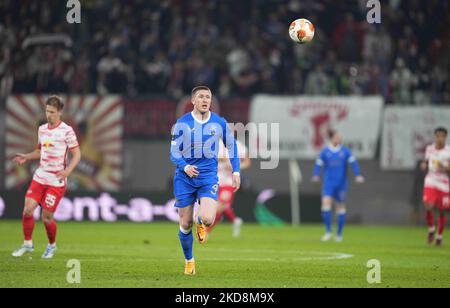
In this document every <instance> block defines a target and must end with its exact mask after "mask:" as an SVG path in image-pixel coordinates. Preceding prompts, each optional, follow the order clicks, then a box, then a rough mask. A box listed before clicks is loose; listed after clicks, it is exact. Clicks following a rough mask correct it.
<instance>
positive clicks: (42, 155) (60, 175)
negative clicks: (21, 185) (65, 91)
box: [12, 96, 81, 259]
mask: <svg viewBox="0 0 450 308" xmlns="http://www.w3.org/2000/svg"><path fill="white" fill-rule="evenodd" d="M63 108H64V103H63V102H62V100H61V98H59V97H58V96H51V97H49V98H48V100H47V102H46V110H45V114H46V118H47V121H48V123H47V124H44V125H42V126H40V127H39V131H38V148H37V149H36V150H34V151H33V152H31V153H28V154H17V155H16V157H15V158H14V161H15V162H16V163H18V164H20V165H22V164H24V163H26V162H27V161H31V160H38V159H39V160H40V164H39V168H38V169H37V170H36V172H35V173H34V177H33V181H32V182H31V185H30V187H29V188H28V191H27V194H26V197H25V209H24V211H23V220H22V227H23V233H24V238H25V241H24V244H23V245H22V247H20V248H19V249H18V250H16V251H14V252H13V254H12V255H13V256H14V257H21V256H23V255H24V254H25V253H28V252H29V253H31V252H33V251H34V245H33V240H32V236H33V230H34V224H35V223H34V216H33V214H34V211H35V210H36V208H37V207H38V206H41V208H42V221H43V222H44V225H45V229H46V231H47V236H48V241H49V244H48V246H47V249H46V250H45V252H44V254H43V255H42V258H44V259H51V258H53V256H54V254H55V251H56V229H57V227H56V221H55V220H54V219H53V216H54V213H55V211H56V209H57V207H58V204H59V202H60V200H61V199H62V198H63V197H64V194H65V192H66V185H67V177H68V176H69V175H70V174H71V173H72V172H73V171H74V170H75V168H76V166H77V165H78V163H79V161H80V159H81V154H80V148H79V146H78V141H77V137H76V135H75V132H74V131H73V129H72V127H70V126H68V125H67V124H66V123H64V122H62V121H61V116H62V111H63ZM69 151H70V153H71V154H72V160H71V162H70V164H69V165H68V166H67V165H66V163H67V153H68V152H69Z"/></svg>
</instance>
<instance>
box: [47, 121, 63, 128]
mask: <svg viewBox="0 0 450 308" xmlns="http://www.w3.org/2000/svg"><path fill="white" fill-rule="evenodd" d="M61 124H62V121H59V123H58V124H57V125H56V126H55V127H50V124H48V125H47V127H48V129H49V130H54V129H57V128H58V127H60V126H61Z"/></svg>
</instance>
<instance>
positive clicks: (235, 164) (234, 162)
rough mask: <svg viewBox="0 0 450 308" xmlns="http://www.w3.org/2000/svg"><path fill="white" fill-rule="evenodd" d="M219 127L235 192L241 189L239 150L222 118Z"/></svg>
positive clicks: (231, 132)
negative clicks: (231, 172) (220, 127)
mask: <svg viewBox="0 0 450 308" xmlns="http://www.w3.org/2000/svg"><path fill="white" fill-rule="evenodd" d="M221 126H222V131H223V135H222V136H223V137H222V139H223V144H224V145H225V148H226V149H227V151H228V157H229V159H230V163H231V167H232V168H233V187H234V191H235V192H236V191H238V190H239V188H240V187H241V160H240V158H239V150H238V146H237V142H236V139H235V138H234V135H233V131H232V130H231V129H230V127H229V126H228V123H227V121H226V120H225V119H224V118H222V123H221Z"/></svg>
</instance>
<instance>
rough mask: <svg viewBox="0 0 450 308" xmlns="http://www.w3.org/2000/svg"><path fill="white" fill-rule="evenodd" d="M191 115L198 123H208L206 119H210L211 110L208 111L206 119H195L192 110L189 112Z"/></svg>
mask: <svg viewBox="0 0 450 308" xmlns="http://www.w3.org/2000/svg"><path fill="white" fill-rule="evenodd" d="M191 115H192V117H193V118H194V120H195V121H196V122H197V123H200V124H205V123H208V121H209V120H210V119H211V111H209V115H208V118H206V120H203V121H200V120H199V119H197V118H196V117H195V115H194V112H193V111H192V112H191Z"/></svg>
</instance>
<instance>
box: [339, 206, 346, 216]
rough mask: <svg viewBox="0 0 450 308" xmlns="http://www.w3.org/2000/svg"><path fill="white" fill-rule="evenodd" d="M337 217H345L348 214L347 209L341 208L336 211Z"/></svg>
mask: <svg viewBox="0 0 450 308" xmlns="http://www.w3.org/2000/svg"><path fill="white" fill-rule="evenodd" d="M336 214H337V215H345V214H347V209H346V208H345V207H339V208H337V209H336Z"/></svg>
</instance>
